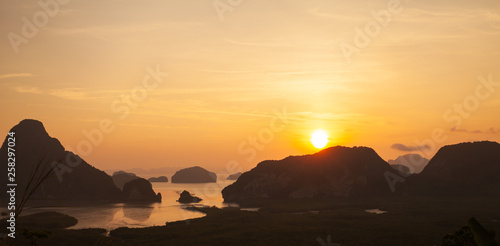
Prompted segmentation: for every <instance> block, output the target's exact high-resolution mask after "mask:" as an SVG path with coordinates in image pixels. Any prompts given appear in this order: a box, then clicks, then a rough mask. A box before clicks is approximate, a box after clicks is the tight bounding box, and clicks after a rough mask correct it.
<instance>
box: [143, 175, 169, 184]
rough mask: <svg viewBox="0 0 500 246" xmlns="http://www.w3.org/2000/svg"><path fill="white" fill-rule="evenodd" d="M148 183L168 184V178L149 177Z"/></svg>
mask: <svg viewBox="0 0 500 246" xmlns="http://www.w3.org/2000/svg"><path fill="white" fill-rule="evenodd" d="M148 181H149V182H151V183H153V182H158V183H166V182H168V178H167V177H165V176H160V177H151V178H149V179H148Z"/></svg>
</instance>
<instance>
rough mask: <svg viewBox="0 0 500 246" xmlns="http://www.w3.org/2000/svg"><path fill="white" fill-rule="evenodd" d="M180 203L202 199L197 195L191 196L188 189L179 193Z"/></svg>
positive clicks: (196, 201) (195, 201)
mask: <svg viewBox="0 0 500 246" xmlns="http://www.w3.org/2000/svg"><path fill="white" fill-rule="evenodd" d="M177 201H178V202H180V203H198V202H201V201H202V199H201V198H199V197H197V196H192V195H191V194H190V193H189V191H187V190H185V191H183V192H182V193H181V195H180V197H179V200H177Z"/></svg>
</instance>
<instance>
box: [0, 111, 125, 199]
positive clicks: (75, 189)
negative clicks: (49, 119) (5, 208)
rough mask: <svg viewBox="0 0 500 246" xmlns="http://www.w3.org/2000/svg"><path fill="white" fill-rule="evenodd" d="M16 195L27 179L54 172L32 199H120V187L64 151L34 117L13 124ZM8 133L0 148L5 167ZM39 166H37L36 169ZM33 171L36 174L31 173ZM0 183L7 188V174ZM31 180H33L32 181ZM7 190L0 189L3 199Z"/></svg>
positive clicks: (2, 170)
mask: <svg viewBox="0 0 500 246" xmlns="http://www.w3.org/2000/svg"><path fill="white" fill-rule="evenodd" d="M10 132H15V135H14V137H15V147H13V148H14V149H15V158H16V159H15V162H16V167H15V171H16V180H15V183H16V184H17V188H16V192H17V194H16V196H17V198H18V199H20V198H21V197H22V196H23V193H24V191H25V190H26V186H28V184H29V183H30V180H37V179H40V178H41V174H43V173H48V172H49V171H50V170H53V173H52V174H51V175H50V176H48V178H47V179H46V180H44V181H43V182H42V183H41V185H40V186H39V187H38V189H37V190H36V192H35V193H34V195H33V196H32V199H43V200H65V201H72V200H73V201H86V202H95V201H107V202H116V201H123V194H122V191H121V190H120V189H119V188H117V187H116V186H115V184H114V183H113V179H112V178H111V177H110V176H109V175H108V174H106V173H105V172H103V171H101V170H99V169H97V168H95V167H93V166H91V165H89V164H88V163H87V162H85V161H84V160H83V159H81V158H80V157H79V156H77V155H75V154H73V153H72V152H69V151H65V149H64V147H63V146H62V145H61V143H60V142H59V140H57V139H56V138H52V137H50V136H49V134H48V133H47V132H46V130H45V128H44V126H43V124H42V123H41V122H39V121H37V120H23V121H21V122H20V123H19V124H18V125H16V126H14V127H13V128H12V129H11V130H10ZM9 138H10V136H8V135H7V137H6V138H5V141H4V143H3V145H2V147H1V149H0V157H1V160H0V164H1V165H2V166H3V167H7V164H8V163H7V160H8V159H7V155H8V146H9V145H8V143H9ZM36 168H38V169H36ZM33 174H36V175H35V176H33ZM0 176H2V177H7V168H0ZM0 184H1V185H2V187H4V190H7V188H6V185H7V178H5V179H1V180H0ZM32 184H33V183H32ZM6 194H7V193H6V192H1V194H0V197H1V198H2V199H1V200H2V201H6V200H7V199H4V198H6Z"/></svg>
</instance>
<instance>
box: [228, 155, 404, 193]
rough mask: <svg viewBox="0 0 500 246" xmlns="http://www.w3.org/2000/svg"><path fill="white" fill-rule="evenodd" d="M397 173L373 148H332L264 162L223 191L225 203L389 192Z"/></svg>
mask: <svg viewBox="0 0 500 246" xmlns="http://www.w3.org/2000/svg"><path fill="white" fill-rule="evenodd" d="M386 172H390V173H394V174H396V173H397V172H396V171H395V170H394V169H393V168H391V166H390V165H389V164H388V163H387V162H385V161H384V160H382V158H380V156H378V154H377V153H376V152H375V151H374V150H373V149H371V148H367V147H354V148H348V147H341V146H337V147H332V148H328V149H325V150H322V151H320V152H318V153H316V154H313V155H305V156H290V157H287V158H285V159H283V160H280V161H263V162H261V163H259V164H258V165H257V166H256V167H255V168H253V169H252V170H250V171H249V172H246V173H243V174H242V175H241V176H240V177H239V178H238V180H237V181H236V182H234V183H233V184H231V185H229V186H227V187H226V188H224V190H222V196H223V197H224V201H226V202H238V201H243V200H247V199H255V198H315V197H335V196H362V195H380V194H389V193H390V192H391V191H390V187H389V185H388V183H387V181H386V179H385V176H384V174H385V173H386Z"/></svg>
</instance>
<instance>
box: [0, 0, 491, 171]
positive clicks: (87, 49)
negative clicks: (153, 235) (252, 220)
mask: <svg viewBox="0 0 500 246" xmlns="http://www.w3.org/2000/svg"><path fill="white" fill-rule="evenodd" d="M0 33H1V34H2V38H1V39H0V54H1V58H0V105H1V106H0V112H1V113H2V120H1V121H0V132H1V133H2V134H7V132H8V131H9V129H11V128H12V127H13V126H15V125H16V124H17V123H19V122H20V121H21V120H22V119H27V118H28V119H37V120H39V121H41V122H43V123H44V125H45V128H46V130H47V131H48V132H49V134H50V135H51V136H52V137H56V138H58V139H59V140H60V141H61V143H62V144H63V145H64V146H65V147H66V148H67V149H70V150H73V151H74V152H76V153H77V154H79V155H80V156H82V157H83V158H84V159H85V160H86V161H87V162H89V163H90V164H92V165H94V166H96V167H97V168H100V169H130V168H138V167H140V168H145V169H148V168H160V167H188V166H194V165H199V166H203V167H205V168H207V169H209V170H211V171H220V170H224V169H228V163H229V165H230V166H231V167H234V166H236V167H239V168H241V169H242V170H249V169H251V168H252V167H254V166H255V165H256V164H257V163H259V162H260V161H262V160H266V159H282V158H284V157H286V156H289V155H303V154H310V153H314V152H316V151H318V149H316V148H315V147H314V146H313V145H312V144H311V143H310V141H309V139H310V135H311V133H313V132H314V131H315V130H317V129H323V130H324V131H325V132H327V133H328V135H329V143H328V145H327V146H336V145H343V146H369V147H372V148H373V149H375V151H377V153H378V154H379V155H380V156H381V157H382V158H384V159H385V160H388V159H395V158H396V157H398V156H399V155H404V154H408V153H420V154H422V155H424V156H426V157H428V158H430V157H432V155H433V154H434V153H435V152H436V151H437V150H438V149H439V147H442V146H444V145H447V144H455V143H459V142H466V141H479V140H491V141H500V116H499V113H500V49H499V48H500V2H499V1H494V0H488V1H486V0H484V1H460V0H458V1H457V0H439V1H427V0H423V1H416V0H408V1H394V0H390V1H387V0H384V1H378V0H377V1H361V0H354V1H349V2H347V1H340V0H313V1H298V0H286V1H285V0H275V1H266V0H215V1H213V0H198V1H181V0H178V1H165V0H162V1H159V0H148V1H138V0H85V1H83V0H60V1H56V0H42V1H40V3H39V2H38V1H27V0H19V1H2V2H0Z"/></svg>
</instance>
